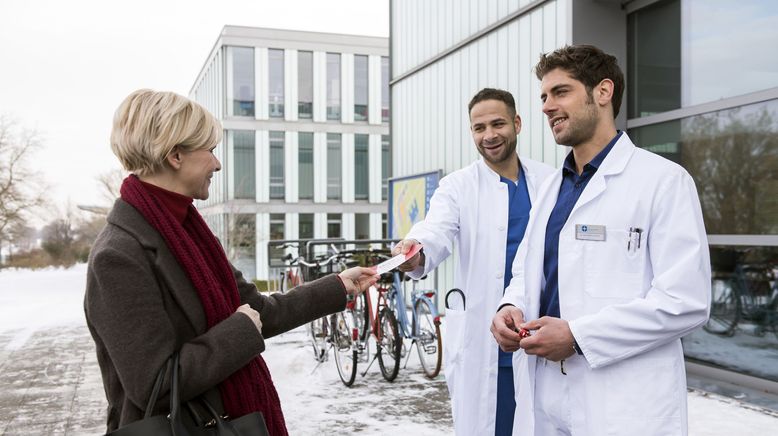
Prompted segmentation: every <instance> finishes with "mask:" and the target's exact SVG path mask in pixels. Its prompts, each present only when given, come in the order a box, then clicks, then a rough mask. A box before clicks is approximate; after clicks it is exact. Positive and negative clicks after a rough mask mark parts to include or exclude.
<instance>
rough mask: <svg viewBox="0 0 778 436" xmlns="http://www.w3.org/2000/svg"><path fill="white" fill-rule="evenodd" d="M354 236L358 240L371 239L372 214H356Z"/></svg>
mask: <svg viewBox="0 0 778 436" xmlns="http://www.w3.org/2000/svg"><path fill="white" fill-rule="evenodd" d="M354 235H355V236H356V238H357V239H370V214H369V213H357V214H354Z"/></svg>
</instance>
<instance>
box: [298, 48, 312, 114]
mask: <svg viewBox="0 0 778 436" xmlns="http://www.w3.org/2000/svg"><path fill="white" fill-rule="evenodd" d="M297 116H298V117H299V118H312V117H313V52H310V51H299V52H297Z"/></svg>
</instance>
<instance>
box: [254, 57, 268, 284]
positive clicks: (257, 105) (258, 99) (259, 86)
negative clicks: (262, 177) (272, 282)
mask: <svg viewBox="0 0 778 436" xmlns="http://www.w3.org/2000/svg"><path fill="white" fill-rule="evenodd" d="M269 93H270V79H269V73H268V53H267V47H254V98H255V100H254V118H255V119H257V120H266V119H268V118H269V116H270V115H269V113H268V112H269V111H268V105H269V100H268V99H269ZM257 271H259V269H257Z"/></svg>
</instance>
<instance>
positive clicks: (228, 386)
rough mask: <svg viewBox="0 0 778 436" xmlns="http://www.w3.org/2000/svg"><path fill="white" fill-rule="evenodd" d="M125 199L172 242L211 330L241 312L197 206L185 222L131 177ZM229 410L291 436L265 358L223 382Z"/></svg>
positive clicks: (231, 279)
mask: <svg viewBox="0 0 778 436" xmlns="http://www.w3.org/2000/svg"><path fill="white" fill-rule="evenodd" d="M120 192H121V196H122V199H123V200H124V201H126V202H127V203H129V204H130V205H132V206H133V207H135V209H137V210H138V212H140V214H141V215H143V217H144V218H145V219H146V221H148V223H149V224H151V226H152V227H154V228H155V229H156V230H157V231H158V232H159V233H160V234H161V235H162V238H163V239H164V240H165V242H166V243H167V246H168V248H169V249H170V251H171V252H172V253H173V256H175V258H176V260H178V263H179V265H181V267H182V268H183V269H184V271H186V274H187V276H189V279H190V280H191V281H192V284H193V285H194V287H195V289H196V290H197V295H198V296H199V297H200V302H201V303H202V305H203V310H204V311H205V317H206V320H207V322H208V328H211V327H213V326H215V325H216V324H218V323H220V322H221V321H223V320H225V319H226V318H227V317H229V316H230V315H232V314H233V313H235V310H237V308H238V306H240V304H241V302H240V296H239V295H238V286H237V283H236V282H235V277H234V276H233V273H232V268H231V267H230V264H229V262H228V261H227V256H226V255H225V254H224V250H223V249H222V247H221V245H220V244H219V241H218V240H217V239H216V237H215V236H214V235H213V233H212V232H211V231H210V229H209V228H208V226H207V225H206V224H205V221H203V218H202V216H200V214H199V213H198V212H197V209H195V207H194V205H192V204H190V205H189V212H188V214H187V217H186V219H184V222H183V224H182V223H180V222H179V221H178V220H177V219H176V218H175V216H174V215H173V213H172V212H170V210H169V209H168V207H167V206H166V205H165V202H164V201H163V200H162V199H161V198H160V197H159V196H158V195H157V194H155V193H153V192H152V191H151V190H149V189H148V188H146V187H145V186H143V183H142V182H141V181H140V180H139V179H138V178H137V176H135V175H134V174H133V175H130V176H129V177H127V178H126V179H124V182H123V183H122V187H121V191H120ZM202 364H204V365H205V364H207V362H202ZM219 390H220V391H221V397H222V401H223V403H224V409H225V412H227V414H228V415H230V416H231V417H239V416H243V415H245V414H247V413H251V412H256V411H260V412H262V415H263V416H264V418H265V423H266V424H267V428H268V431H269V432H270V434H271V435H273V436H286V435H287V431H286V424H285V423H284V415H283V413H282V412H281V402H280V401H279V399H278V393H277V392H276V389H275V386H273V380H272V379H271V378H270V371H269V370H268V368H267V365H266V364H265V360H264V359H262V356H257V357H255V358H254V359H252V360H251V362H249V363H248V364H247V365H246V366H244V367H243V368H241V369H239V370H237V371H235V372H234V373H233V374H232V375H230V376H229V377H227V379H225V380H224V381H223V382H221V384H219Z"/></svg>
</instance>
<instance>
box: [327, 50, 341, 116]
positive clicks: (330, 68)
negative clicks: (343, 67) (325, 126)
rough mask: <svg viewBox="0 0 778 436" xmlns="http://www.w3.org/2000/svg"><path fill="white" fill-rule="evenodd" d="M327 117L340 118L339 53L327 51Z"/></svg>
mask: <svg viewBox="0 0 778 436" xmlns="http://www.w3.org/2000/svg"><path fill="white" fill-rule="evenodd" d="M327 119H328V120H340V54H338V53H327Z"/></svg>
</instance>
